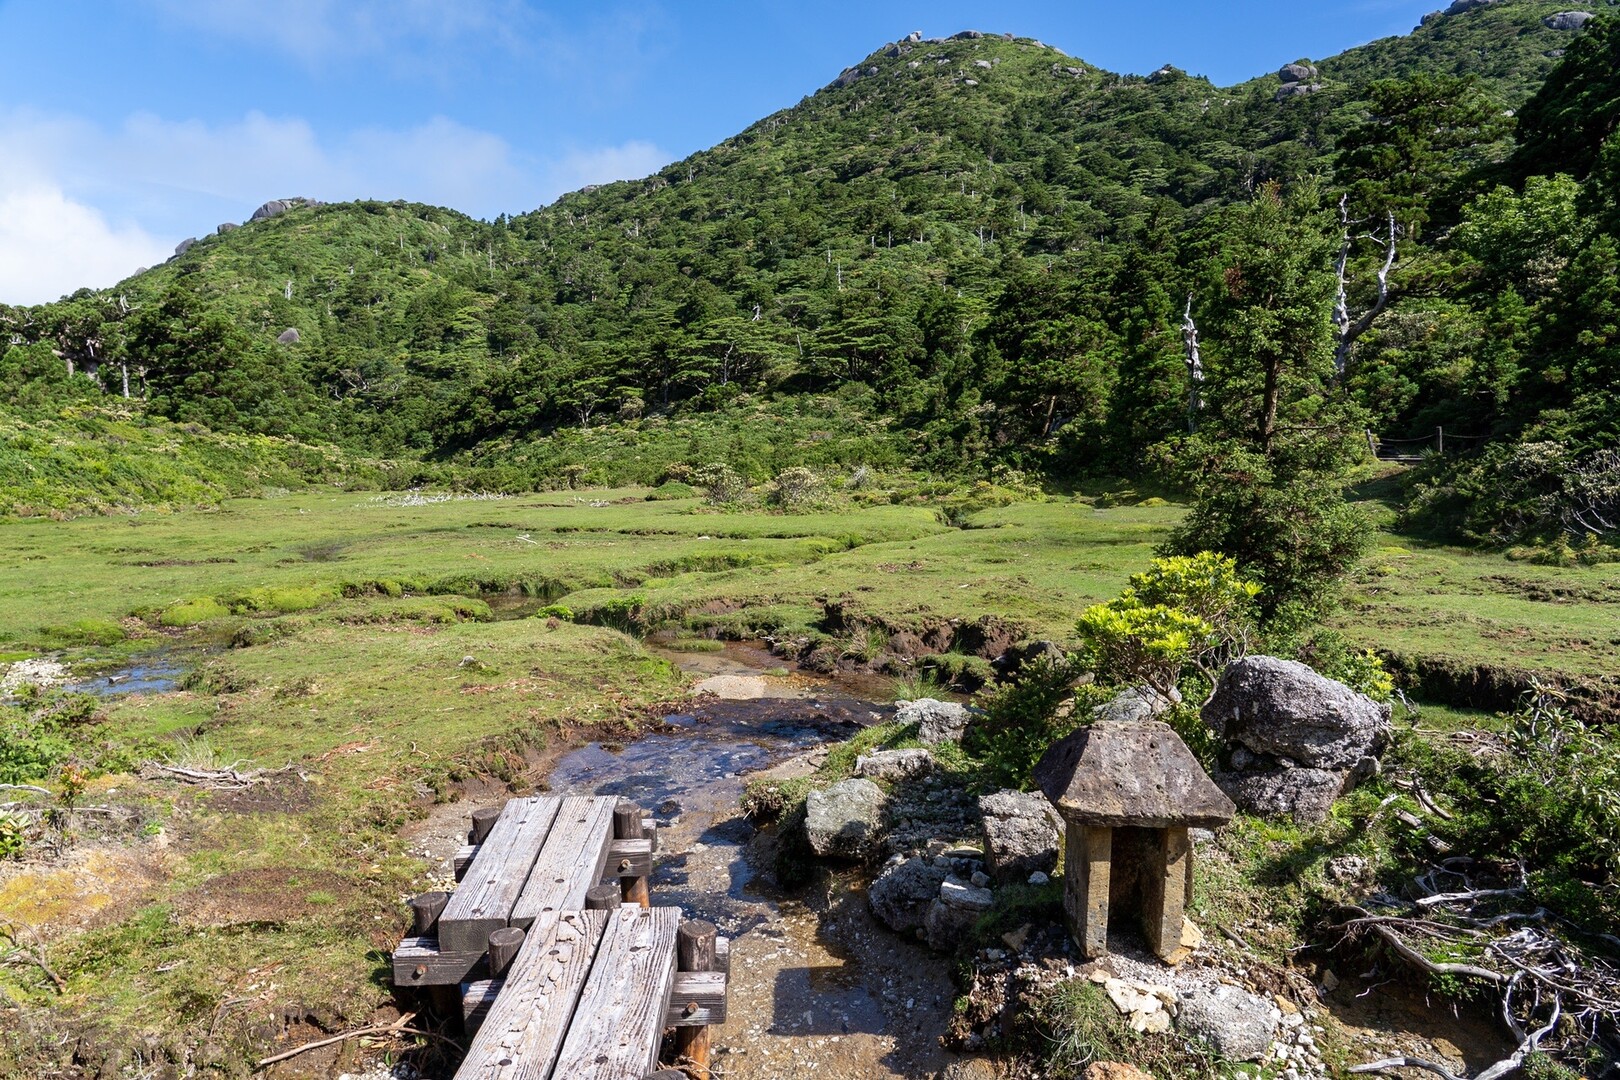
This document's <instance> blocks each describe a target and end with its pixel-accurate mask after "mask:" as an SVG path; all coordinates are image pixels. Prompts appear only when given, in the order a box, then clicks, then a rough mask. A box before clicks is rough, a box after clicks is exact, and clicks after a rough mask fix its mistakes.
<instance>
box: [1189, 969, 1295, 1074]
mask: <svg viewBox="0 0 1620 1080" xmlns="http://www.w3.org/2000/svg"><path fill="white" fill-rule="evenodd" d="M1176 1026H1177V1027H1179V1028H1181V1030H1182V1031H1184V1032H1186V1033H1187V1034H1188V1035H1195V1036H1197V1037H1198V1038H1200V1039H1203V1040H1204V1041H1205V1042H1207V1043H1209V1044H1210V1046H1212V1047H1214V1048H1215V1052H1216V1053H1218V1054H1219V1055H1220V1056H1221V1057H1223V1058H1226V1059H1227V1060H1228V1061H1257V1060H1259V1059H1260V1058H1261V1057H1263V1056H1264V1055H1265V1053H1266V1051H1267V1050H1268V1049H1270V1047H1271V1037H1272V1035H1273V1034H1274V1033H1275V1032H1276V1030H1277V1019H1276V1013H1275V1011H1274V1010H1273V1009H1272V1006H1271V1005H1270V1004H1269V1003H1268V1002H1267V1001H1266V1000H1265V999H1264V998H1260V997H1256V996H1255V995H1253V994H1251V993H1249V992H1248V991H1246V990H1240V989H1238V988H1237V987H1235V986H1228V985H1226V984H1224V983H1217V984H1216V985H1214V986H1211V987H1199V988H1197V989H1193V990H1185V991H1182V993H1181V996H1180V1000H1179V1001H1178V1002H1177V1008H1176Z"/></svg>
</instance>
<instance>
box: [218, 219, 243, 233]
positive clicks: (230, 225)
mask: <svg viewBox="0 0 1620 1080" xmlns="http://www.w3.org/2000/svg"><path fill="white" fill-rule="evenodd" d="M239 228H241V226H240V225H238V224H237V223H236V222H234V221H227V222H225V223H224V224H223V225H221V226H220V227H219V228H217V229H215V230H214V232H216V233H218V234H219V235H220V236H224V235H225V234H226V233H228V232H235V231H236V230H237V229H239Z"/></svg>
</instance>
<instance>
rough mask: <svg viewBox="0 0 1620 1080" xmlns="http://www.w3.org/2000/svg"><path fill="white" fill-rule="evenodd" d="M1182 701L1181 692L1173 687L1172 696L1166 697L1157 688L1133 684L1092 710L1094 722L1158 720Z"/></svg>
mask: <svg viewBox="0 0 1620 1080" xmlns="http://www.w3.org/2000/svg"><path fill="white" fill-rule="evenodd" d="M1180 702H1181V693H1180V692H1179V691H1177V690H1175V689H1171V691H1170V697H1169V698H1168V699H1166V698H1165V697H1164V696H1163V695H1161V694H1160V693H1159V692H1158V691H1157V690H1152V689H1149V688H1148V687H1146V686H1133V687H1131V688H1130V689H1129V690H1124V691H1121V692H1120V693H1118V694H1116V695H1115V696H1114V698H1113V699H1112V700H1110V701H1105V702H1103V703H1102V704H1101V705H1098V706H1097V707H1096V708H1094V709H1092V710H1091V719H1092V721H1093V722H1096V721H1099V720H1121V721H1133V720H1157V719H1158V718H1159V717H1160V716H1162V715H1164V714H1165V713H1166V712H1168V711H1169V709H1170V706H1171V705H1173V704H1179V703H1180Z"/></svg>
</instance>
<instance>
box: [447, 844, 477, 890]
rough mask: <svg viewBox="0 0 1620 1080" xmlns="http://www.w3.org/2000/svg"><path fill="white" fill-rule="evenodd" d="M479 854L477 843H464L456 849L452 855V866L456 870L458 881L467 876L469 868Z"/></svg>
mask: <svg viewBox="0 0 1620 1080" xmlns="http://www.w3.org/2000/svg"><path fill="white" fill-rule="evenodd" d="M477 856H478V845H477V844H463V845H461V846H460V847H459V848H457V849H456V853H455V854H454V855H452V856H451V857H450V867H451V869H453V870H454V871H455V874H456V880H457V881H460V880H461V879H462V878H464V877H466V876H467V868H468V867H469V866H471V865H472V861H473V859H475V858H477Z"/></svg>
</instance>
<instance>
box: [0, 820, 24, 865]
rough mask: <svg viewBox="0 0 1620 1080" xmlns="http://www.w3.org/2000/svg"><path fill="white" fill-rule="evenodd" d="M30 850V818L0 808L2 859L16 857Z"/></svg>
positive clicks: (0, 848) (0, 852)
mask: <svg viewBox="0 0 1620 1080" xmlns="http://www.w3.org/2000/svg"><path fill="white" fill-rule="evenodd" d="M27 850H28V819H27V818H25V817H23V816H22V815H21V814H14V813H11V812H10V811H8V810H0V859H14V858H16V857H18V856H20V855H21V854H22V853H23V852H25V851H27Z"/></svg>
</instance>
